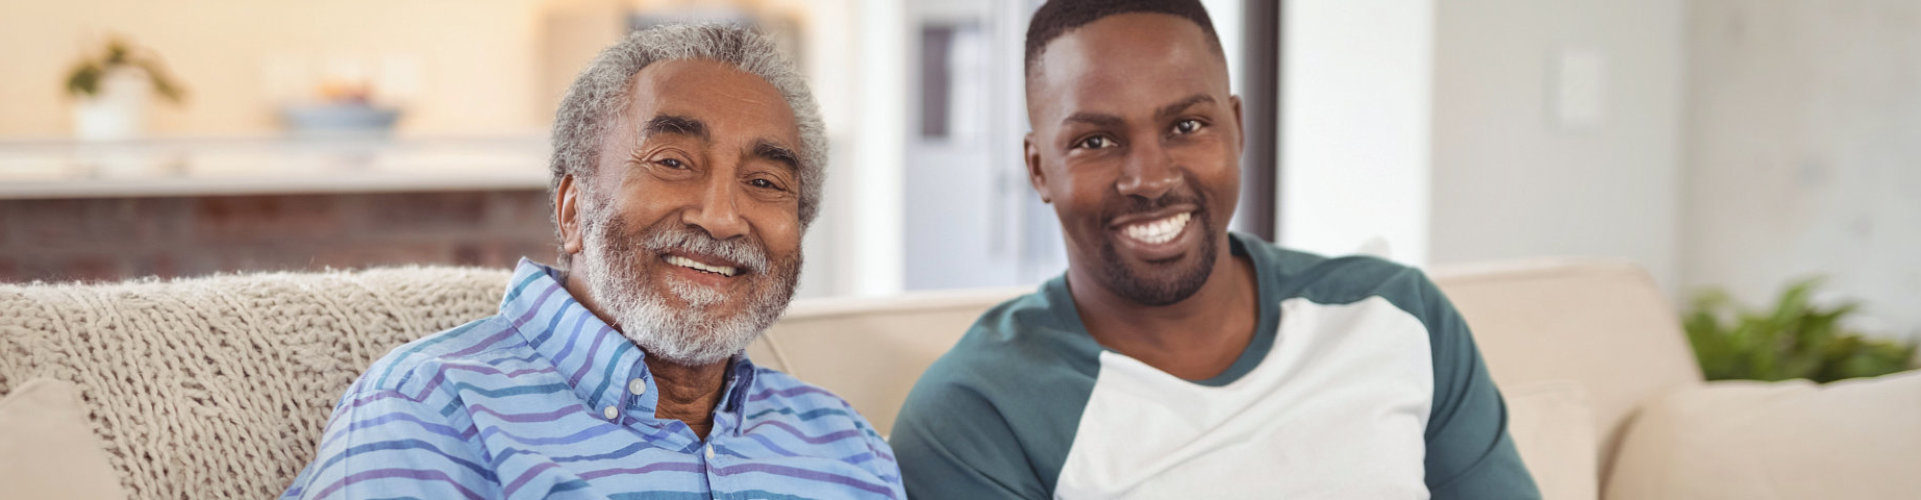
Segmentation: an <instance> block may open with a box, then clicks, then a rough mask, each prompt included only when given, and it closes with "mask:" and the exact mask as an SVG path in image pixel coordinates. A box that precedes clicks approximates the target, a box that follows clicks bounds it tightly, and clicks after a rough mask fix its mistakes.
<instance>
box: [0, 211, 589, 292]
mask: <svg viewBox="0 0 1921 500" xmlns="http://www.w3.org/2000/svg"><path fill="white" fill-rule="evenodd" d="M552 213H553V212H551V209H550V208H549V207H548V195H547V193H546V191H543V190H524V191H487V192H428V193H381V194H319V195H284V196H212V197H161V198H107V199H85V200H0V281H9V282H23V281H34V280H45V281H69V280H85V281H102V280H121V279H127V278H134V277H142V276H158V277H162V278H168V277H176V276H197V275H203V274H209V273H215V272H237V271H275V270H316V269H322V268H327V267H332V268H335V269H344V268H362V267H370V266H385V265H401V264H457V265H479V266H492V267H510V266H512V265H513V264H514V262H515V261H517V260H519V259H520V257H521V256H527V257H531V258H533V259H535V260H538V261H541V262H552V261H553V254H554V247H555V244H554V228H553V222H552Z"/></svg>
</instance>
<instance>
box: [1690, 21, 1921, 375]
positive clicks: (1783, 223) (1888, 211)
mask: <svg viewBox="0 0 1921 500" xmlns="http://www.w3.org/2000/svg"><path fill="white" fill-rule="evenodd" d="M1689 7H1690V12H1689V17H1690V18H1691V20H1690V23H1689V33H1690V37H1689V41H1688V47H1689V52H1690V56H1691V65H1690V69H1689V71H1688V74H1687V78H1688V89H1689V103H1688V116H1689V122H1688V124H1687V135H1688V137H1689V138H1690V147H1689V152H1688V165H1689V167H1690V168H1689V169H1688V171H1687V176H1686V181H1687V188H1686V199H1687V205H1686V215H1687V216H1686V222H1685V224H1684V228H1685V229H1686V238H1685V244H1684V246H1683V248H1684V249H1685V251H1684V253H1683V255H1684V257H1683V260H1682V270H1683V271H1682V275H1683V281H1684V283H1685V284H1686V285H1687V286H1688V287H1689V288H1693V287H1698V286H1709V285H1712V286H1723V287H1728V288H1729V289H1730V291H1732V292H1734V293H1735V295H1736V296H1737V297H1740V298H1742V299H1744V300H1746V301H1748V302H1749V303H1755V304H1762V303H1766V302H1764V301H1766V300H1771V299H1772V297H1773V296H1774V294H1775V293H1777V291H1778V290H1780V288H1781V287H1782V286H1783V285H1784V284H1785V283H1787V282H1788V281H1790V280H1792V279H1794V278H1798V277H1802V276H1809V275H1826V276H1828V277H1829V278H1830V279H1829V282H1828V283H1829V286H1828V287H1827V293H1826V296H1827V297H1828V298H1830V299H1833V298H1842V297H1846V298H1853V299H1859V300H1863V301H1865V302H1866V304H1867V309H1866V310H1865V311H1864V313H1865V318H1864V320H1865V321H1864V322H1863V323H1864V324H1863V325H1861V326H1863V327H1866V328H1868V329H1869V330H1872V331H1881V332H1884V333H1889V334H1894V335H1906V336H1910V337H1911V338H1916V337H1921V3H1918V2H1913V1H1910V0H1823V1H1820V2H1802V1H1792V0H1694V1H1693V2H1691V3H1690V4H1689Z"/></svg>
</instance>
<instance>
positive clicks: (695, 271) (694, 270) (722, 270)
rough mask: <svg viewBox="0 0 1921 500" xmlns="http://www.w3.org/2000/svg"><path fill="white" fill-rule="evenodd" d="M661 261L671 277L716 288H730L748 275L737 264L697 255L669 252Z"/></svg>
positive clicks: (662, 256) (663, 255)
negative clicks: (736, 280)
mask: <svg viewBox="0 0 1921 500" xmlns="http://www.w3.org/2000/svg"><path fill="white" fill-rule="evenodd" d="M660 260H661V261H662V262H665V263H667V272H668V273H669V275H670V276H673V277H675V278H678V279H681V280H685V281H690V282H693V283H695V284H698V285H705V286H708V287H714V288H720V287H725V286H728V285H730V284H732V283H733V282H734V281H735V278H738V277H740V276H741V275H742V274H746V270H745V269H744V268H743V266H741V265H739V264H737V263H733V262H728V261H726V260H724V259H720V258H716V257H712V256H706V255H700V254H695V253H688V252H668V253H665V254H662V255H661V257H660Z"/></svg>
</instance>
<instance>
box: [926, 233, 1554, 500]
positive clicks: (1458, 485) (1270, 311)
mask: <svg viewBox="0 0 1921 500" xmlns="http://www.w3.org/2000/svg"><path fill="white" fill-rule="evenodd" d="M1230 241H1231V245H1232V251H1233V254H1234V255H1236V256H1238V257H1244V258H1247V259H1249V260H1250V261H1251V263H1252V264H1253V266H1252V267H1253V268H1254V270H1255V274H1256V278H1257V283H1258V288H1259V292H1258V293H1259V295H1260V318H1259V322H1258V326H1257V327H1256V328H1257V329H1256V331H1255V336H1254V338H1253V340H1252V341H1251V342H1250V343H1249V345H1248V347H1247V349H1246V350H1245V351H1244V352H1243V353H1242V354H1241V356H1240V357H1239V358H1237V359H1236V360H1235V362H1234V363H1233V364H1232V365H1230V366H1229V367H1228V369H1227V370H1226V371H1225V372H1223V373H1222V374H1220V375H1218V376H1215V377H1213V378H1210V379H1207V380H1200V381H1187V380H1180V379H1178V378H1175V377H1172V376H1171V375H1167V374H1165V373H1163V372H1160V371H1158V370H1154V369H1153V368H1151V367H1148V366H1146V365H1145V364H1143V363H1140V362H1138V361H1136V360H1133V359H1132V358H1128V357H1127V356H1125V355H1122V354H1120V353H1117V352H1113V351H1109V350H1106V349H1104V348H1102V347H1101V346H1100V345H1099V344H1098V343H1096V342H1095V341H1094V340H1093V338H1092V337H1091V336H1089V335H1088V334H1087V331H1086V328H1085V327H1084V326H1083V325H1082V324H1081V321H1080V315H1079V312H1078V311H1076V309H1075V306H1074V303H1073V299H1072V297H1071V296H1070V295H1069V294H1068V288H1067V283H1066V278H1065V277H1059V278H1055V279H1053V280H1051V281H1048V282H1047V283H1045V284H1043V285H1042V286H1041V287H1040V289H1039V290H1038V291H1036V292H1035V293H1032V294H1028V295H1025V296H1022V297H1019V298H1016V299H1014V300H1011V301H1008V302H1006V303H1003V304H1001V305H999V306H996V307H995V308H993V309H991V310H989V311H988V312H986V313H985V314H982V315H981V317H980V319H979V320H977V322H976V323H975V324H974V326H973V327H972V328H971V329H969V331H968V332H967V333H966V335H965V336H963V337H962V339H961V340H960V342H959V343H957V344H956V345H955V346H954V348H953V349H952V350H950V351H949V352H948V353H947V354H946V355H944V356H942V357H941V358H940V359H939V360H938V361H936V362H935V363H934V365H933V366H932V367H931V368H929V369H928V371H927V372H926V373H925V374H923V375H922V376H921V379H920V381H919V382H918V383H917V384H916V385H915V386H914V389H913V391H912V393H911V394H910V395H909V396H908V398H907V401H906V403H905V405H904V406H903V407H902V408H901V412H900V416H899V419H898V420H897V421H896V423H895V426H894V430H893V434H892V438H891V440H890V441H891V445H892V446H893V448H894V450H895V453H896V456H897V457H898V458H899V461H900V467H901V471H902V475H903V477H904V479H905V482H906V487H907V492H908V495H909V496H910V497H912V498H924V499H944V498H955V499H980V498H1034V499H1039V498H1082V497H1139V498H1165V497H1170V496H1172V497H1183V498H1237V497H1250V496H1252V497H1259V498H1421V497H1427V496H1431V498H1435V499H1508V498H1514V499H1528V498H1539V497H1540V494H1539V492H1538V491H1537V489H1536V487H1535V484H1534V482H1533V479H1532V478H1531V476H1530V475H1529V474H1528V472H1527V469H1526V467H1525V466H1524V465H1523V464H1522V463H1521V459H1520V457H1519V455H1517V454H1516V452H1515V449H1514V444H1513V442H1512V440H1511V438H1510V437H1509V435H1508V433H1507V410H1506V408H1505V406H1504V403H1503V402H1502V399H1501V395H1500V392H1499V391H1498V390H1497V389H1496V388H1495V386H1494V382H1493V380H1492V379H1490V378H1489V377H1488V374H1487V369H1486V367H1485V366H1483V364H1482V362H1481V357H1480V354H1479V352H1478V350H1477V349H1476V348H1475V345H1474V340H1473V338H1472V335H1471V334H1470V333H1469V330H1468V327H1467V324H1466V322H1465V321H1463V320H1462V318H1461V315H1460V314H1459V313H1458V312H1457V311H1455V309H1454V307H1453V305H1451V304H1450V303H1449V302H1448V300H1447V298H1446V297H1445V296H1443V295H1442V294H1441V292H1440V290H1439V289H1437V288H1436V287H1435V286H1434V284H1433V283H1432V282H1431V281H1429V280H1428V279H1427V277H1426V276H1425V275H1423V274H1422V273H1421V272H1420V271H1418V270H1415V269H1412V268H1408V267H1404V266H1400V265H1397V264H1393V263H1390V262H1387V261H1384V260H1380V259H1376V258H1371V257H1341V258H1332V259H1330V258H1324V257H1319V256H1315V255H1311V254H1306V253H1301V252H1295V251H1290V250H1285V249H1281V248H1279V247H1276V246H1273V245H1271V244H1268V243H1266V242H1263V241H1260V240H1259V239H1256V238H1253V237H1249V236H1246V235H1241V234H1232V235H1231V237H1230Z"/></svg>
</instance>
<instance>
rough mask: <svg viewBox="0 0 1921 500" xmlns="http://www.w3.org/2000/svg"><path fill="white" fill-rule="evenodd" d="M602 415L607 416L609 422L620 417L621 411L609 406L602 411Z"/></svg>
mask: <svg viewBox="0 0 1921 500" xmlns="http://www.w3.org/2000/svg"><path fill="white" fill-rule="evenodd" d="M600 414H601V415H605V416H606V417H607V420H613V419H615V418H619V417H620V409H619V408H614V407H613V406H608V407H606V408H604V409H601V410H600Z"/></svg>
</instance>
